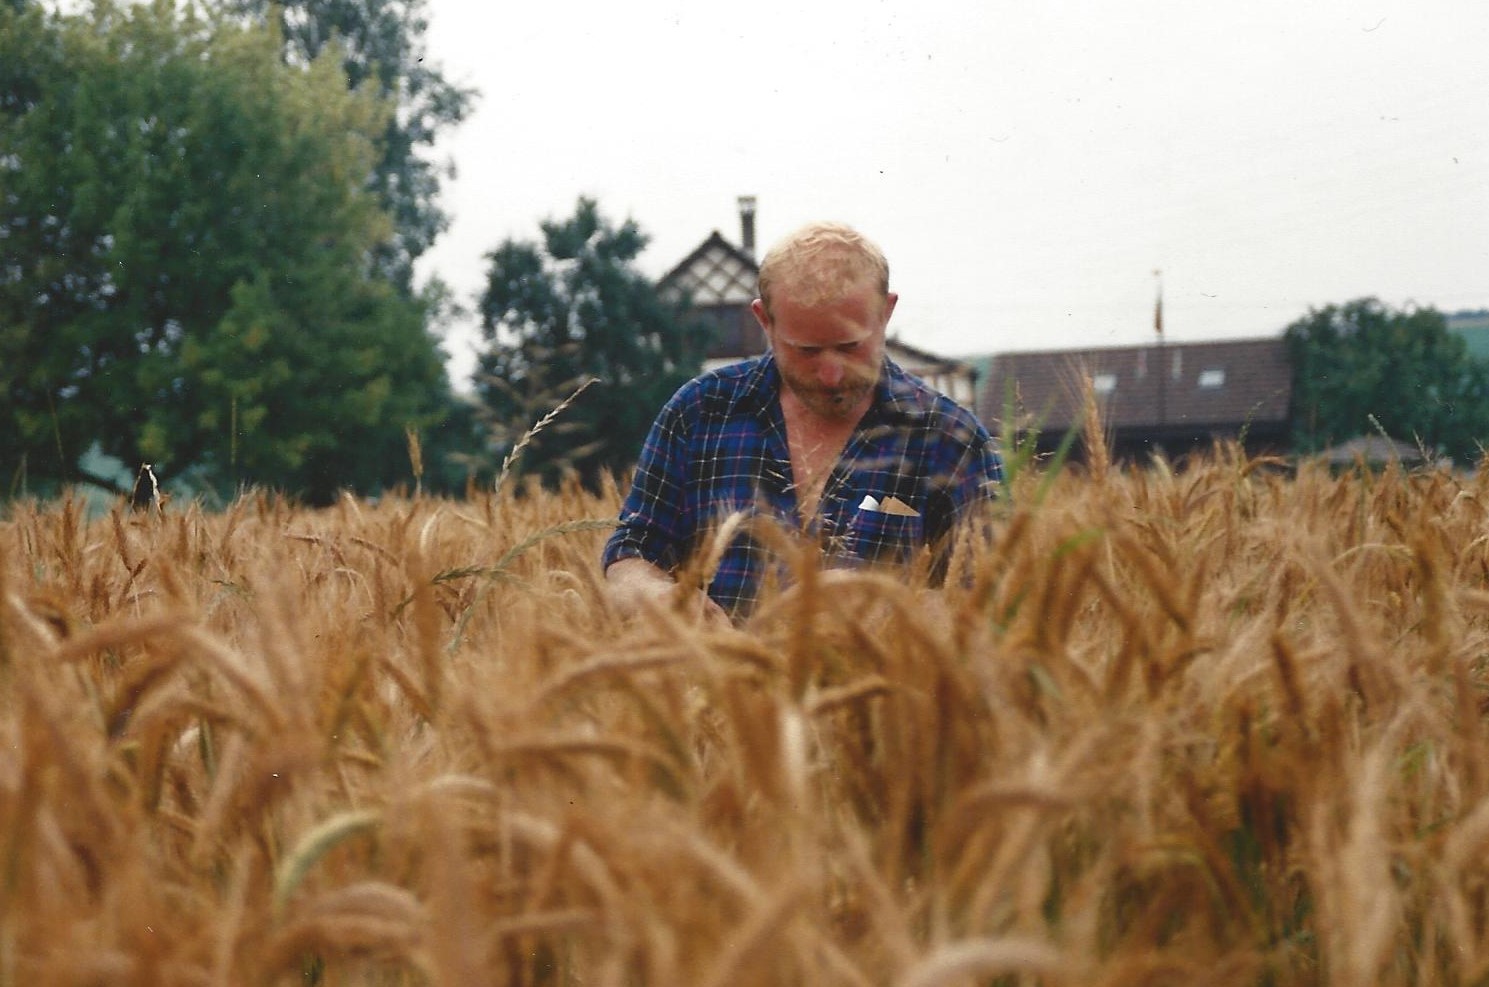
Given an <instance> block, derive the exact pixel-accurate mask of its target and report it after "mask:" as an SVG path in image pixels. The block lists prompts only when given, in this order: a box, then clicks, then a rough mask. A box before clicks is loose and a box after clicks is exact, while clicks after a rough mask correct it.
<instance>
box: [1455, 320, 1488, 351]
mask: <svg viewBox="0 0 1489 987" xmlns="http://www.w3.org/2000/svg"><path fill="white" fill-rule="evenodd" d="M1448 331H1450V332H1453V333H1456V334H1458V335H1459V336H1462V337H1463V341H1464V342H1465V343H1467V344H1468V352H1469V355H1470V356H1473V357H1476V358H1478V359H1480V360H1489V311H1480V312H1457V313H1454V314H1452V315H1449V316H1448Z"/></svg>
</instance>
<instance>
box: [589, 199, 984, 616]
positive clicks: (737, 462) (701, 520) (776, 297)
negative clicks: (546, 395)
mask: <svg viewBox="0 0 1489 987" xmlns="http://www.w3.org/2000/svg"><path fill="white" fill-rule="evenodd" d="M759 294H760V297H759V298H757V299H755V301H754V302H753V304H752V306H751V308H752V310H753V312H754V314H755V318H756V319H757V320H758V321H759V323H760V326H761V328H762V329H764V331H765V337H766V340H767V342H768V343H769V346H770V348H769V351H768V352H767V353H766V354H765V355H764V356H761V357H758V358H756V359H753V360H747V361H745V362H743V363H738V364H734V365H733V366H729V367H724V368H722V369H719V370H715V371H712V372H710V373H706V374H704V375H703V376H701V377H698V378H696V379H694V380H693V381H691V382H689V383H688V384H685V385H683V387H682V388H681V389H680V390H679V391H678V392H677V393H676V394H675V395H674V396H673V397H672V399H671V400H670V401H668V402H667V404H666V406H665V407H664V408H663V409H662V411H661V413H660V414H659V415H658V417H657V419H656V421H655V423H654V424H653V425H652V429H651V433H650V434H649V435H648V436H647V439H646V443H645V446H644V447H643V449H642V452H641V459H640V462H639V463H638V464H637V468H636V476H635V480H634V483H633V485H632V487H631V490H630V493H629V495H628V496H627V497H626V500H625V503H624V505H623V506H622V508H621V512H620V525H619V527H618V528H617V529H616V531H615V533H614V534H613V535H612V536H611V538H610V540H609V542H608V543H607V544H606V546H605V553H604V560H603V561H604V565H605V578H606V583H607V585H608V587H609V590H610V593H611V597H612V599H613V600H614V601H615V603H616V605H617V606H618V607H619V608H620V609H621V610H622V611H624V612H628V613H631V612H637V611H639V610H641V609H642V608H643V607H644V605H645V601H646V600H648V599H658V600H663V599H666V598H669V597H670V596H671V595H672V594H675V593H677V592H679V590H678V588H677V585H676V583H675V582H674V579H673V573H674V571H675V570H677V569H678V567H679V566H681V565H682V564H683V563H684V562H685V561H687V560H688V559H689V558H690V557H691V556H692V555H693V553H694V552H696V551H698V550H700V549H701V548H703V547H705V546H707V545H708V544H709V539H710V537H711V535H712V533H713V532H714V531H715V530H716V529H718V527H719V525H720V524H721V523H722V522H723V521H724V519H725V518H727V517H729V516H730V515H733V514H736V513H740V512H743V513H744V514H745V515H747V516H749V517H750V518H752V519H773V520H775V521H778V522H780V523H782V524H784V525H786V526H787V527H789V528H791V529H793V530H798V531H801V532H803V533H805V534H806V535H807V536H809V537H813V538H815V539H817V540H818V541H819V542H820V543H821V544H822V546H823V551H824V553H825V555H826V556H827V558H828V562H829V564H831V565H844V564H855V563H861V562H884V561H889V562H905V561H908V560H909V559H910V558H911V557H912V555H913V554H914V552H915V551H916V550H917V549H919V548H921V547H930V548H932V549H933V550H939V551H941V552H942V553H944V552H945V551H947V550H948V549H949V541H950V536H951V534H952V532H953V530H954V529H955V527H956V526H957V525H958V523H959V522H961V521H963V520H964V519H966V518H967V517H969V516H970V515H972V514H973V513H975V512H976V511H977V509H978V508H979V507H980V506H981V505H983V504H985V503H987V502H988V501H989V500H990V499H991V498H992V497H993V496H994V491H995V488H996V486H997V484H998V483H999V482H1000V481H1001V479H1002V462H1001V460H1000V459H999V457H998V453H997V451H996V448H995V446H994V443H993V440H992V438H991V436H989V434H988V432H987V430H986V429H985V428H984V427H983V426H982V425H981V424H980V423H979V422H978V421H977V419H976V418H975V417H974V416H973V415H972V414H971V413H970V412H968V411H967V410H965V409H964V408H962V407H960V406H959V405H957V404H956V403H955V402H953V401H952V400H951V399H950V398H947V397H946V396H944V395H942V394H939V393H937V392H935V391H933V390H931V389H930V388H929V387H927V386H926V385H925V384H924V383H922V382H921V381H919V380H917V379H916V378H914V377H912V376H910V375H908V374H906V373H905V372H904V371H903V370H901V369H900V368H899V367H898V366H896V365H895V363H894V362H893V361H891V360H889V359H888V358H887V357H886V356H885V353H884V340H885V330H886V328H887V326H888V325H889V318H890V316H891V315H892V314H893V313H894V307H895V304H896V302H897V301H898V296H896V295H895V294H894V293H893V292H891V291H890V290H889V265H888V262H887V261H885V259H884V255H883V254H882V253H881V252H880V251H879V248H878V247H876V246H874V245H873V244H872V243H871V242H869V241H868V240H867V239H866V238H865V237H863V236H862V235H860V234H859V233H857V232H856V231H854V230H852V229H851V228H849V227H846V226H842V225H838V224H832V223H817V224H813V225H810V226H807V227H805V228H803V229H801V230H798V231H797V232H796V233H794V234H792V235H790V236H788V237H787V238H786V239H785V240H783V241H782V242H781V243H779V244H777V245H776V246H775V247H773V248H771V250H770V252H769V253H767V254H766V256H765V259H764V260H763V261H761V264H760V275H759ZM757 523H758V522H757ZM769 567H770V557H769V553H768V552H767V550H766V548H765V546H764V545H763V544H762V543H761V541H760V540H759V539H758V538H755V537H751V536H750V534H749V532H748V530H745V531H744V532H742V533H741V534H739V535H738V536H736V537H734V538H733V539H732V540H731V541H729V543H728V545H727V548H725V549H724V551H723V553H722V555H721V557H720V558H719V562H718V565H717V568H716V570H715V571H714V572H713V573H711V574H710V575H711V576H712V579H711V581H710V582H709V584H708V586H707V587H706V590H705V588H703V587H699V588H698V589H696V590H693V591H688V593H689V597H690V599H691V601H692V604H693V605H694V606H695V607H696V609H697V611H698V612H700V613H701V614H702V615H703V616H704V617H705V618H706V619H710V620H715V619H723V618H739V617H742V616H745V615H747V614H748V613H749V611H750V609H751V607H752V606H753V604H754V602H755V598H756V595H757V593H758V592H759V589H760V583H761V580H762V578H763V577H764V576H765V574H766V572H767V570H768V569H769Z"/></svg>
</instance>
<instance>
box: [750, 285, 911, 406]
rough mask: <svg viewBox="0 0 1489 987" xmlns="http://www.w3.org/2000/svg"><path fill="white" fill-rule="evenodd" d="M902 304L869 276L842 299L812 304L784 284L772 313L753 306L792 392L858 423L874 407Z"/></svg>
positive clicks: (804, 401)
mask: <svg viewBox="0 0 1489 987" xmlns="http://www.w3.org/2000/svg"><path fill="white" fill-rule="evenodd" d="M896 301H898V299H897V297H896V296H895V295H894V294H893V293H892V292H891V293H890V294H888V295H885V294H882V293H881V292H880V291H879V288H878V285H877V284H875V283H874V281H873V280H872V279H871V278H867V277H865V278H862V279H860V280H859V281H858V282H857V283H855V284H854V285H852V286H851V287H849V288H848V289H847V290H845V291H844V292H842V294H841V295H839V296H838V297H836V298H834V299H830V300H827V301H824V302H821V303H816V304H811V305H804V304H799V303H797V302H796V301H794V300H793V299H792V297H791V292H790V286H789V285H783V286H782V289H780V290H777V291H776V292H775V298H774V299H773V300H772V302H771V312H770V313H768V314H767V313H766V311H765V306H764V304H763V303H762V302H761V301H760V300H759V299H756V301H755V303H754V306H753V308H754V311H755V317H756V318H757V319H758V320H759V321H760V325H761V327H762V328H763V329H764V330H765V336H766V338H767V339H769V340H770V348H771V350H772V351H773V352H774V353H775V359H776V367H777V369H779V370H780V372H781V381H782V382H783V383H784V385H785V387H786V389H787V390H788V391H790V392H791V394H792V395H793V396H794V397H795V398H796V399H797V400H798V401H800V402H801V404H802V405H803V406H804V407H805V408H806V409H807V410H808V411H810V412H811V413H812V414H814V415H816V416H818V417H820V418H823V419H825V420H828V421H839V422H840V421H849V420H855V421H856V420H857V418H858V417H859V416H860V415H862V414H863V412H864V411H865V410H866V409H867V408H868V405H869V401H870V400H871V397H872V392H873V389H874V385H875V384H876V383H878V381H879V372H880V369H881V367H882V365H883V360H884V331H885V327H886V326H888V325H889V317H890V315H891V314H892V313H893V312H894V306H895V302H896Z"/></svg>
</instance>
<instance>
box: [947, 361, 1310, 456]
mask: <svg viewBox="0 0 1489 987" xmlns="http://www.w3.org/2000/svg"><path fill="white" fill-rule="evenodd" d="M1086 377H1089V378H1090V381H1091V389H1092V390H1093V391H1094V392H1095V396H1096V402H1097V406H1098V408H1099V410H1100V413H1101V421H1102V425H1103V427H1104V429H1105V431H1106V434H1107V440H1108V447H1109V448H1110V449H1111V451H1112V454H1113V456H1114V457H1115V458H1117V459H1119V460H1127V461H1134V460H1135V461H1145V460H1146V459H1147V458H1148V457H1149V456H1150V455H1152V454H1153V453H1158V452H1161V453H1163V454H1164V455H1166V456H1168V457H1169V458H1177V457H1180V456H1182V455H1185V454H1186V453H1191V452H1198V451H1207V450H1209V449H1210V448H1211V447H1212V445H1213V444H1214V443H1215V442H1216V441H1223V440H1242V441H1243V443H1244V446H1245V448H1246V449H1247V450H1248V452H1251V453H1252V454H1257V453H1261V452H1278V451H1283V450H1285V449H1286V447H1287V439H1288V424H1289V417H1288V412H1289V403H1290V400H1291V396H1292V368H1291V365H1290V363H1289V361H1288V357H1287V347H1286V344H1285V343H1284V341H1283V339H1282V337H1281V336H1277V337H1273V338H1267V339H1245V340H1231V341H1224V342H1203V343H1163V342H1156V343H1152V344H1148V345H1145V346H1119V347H1106V348H1097V349H1084V350H1059V351H1044V352H1030V353H1001V354H998V355H997V356H996V357H994V358H993V361H992V366H991V369H990V372H989V374H988V380H987V386H986V387H984V388H983V391H982V393H981V394H980V395H979V401H978V407H977V409H976V410H977V412H978V416H979V417H980V418H981V419H982V420H983V421H984V422H985V423H987V425H988V427H989V428H990V429H992V430H993V431H995V432H996V431H999V430H1000V423H1001V422H1002V420H1003V418H1004V417H1005V408H1006V407H1007V406H1008V404H1009V402H1011V405H1012V408H1013V410H1014V414H1015V420H1014V422H1013V427H1014V430H1015V431H1016V432H1017V433H1019V434H1022V435H1028V434H1030V433H1031V432H1037V435H1038V438H1037V446H1036V448H1038V449H1040V450H1041V451H1051V450H1053V449H1055V448H1056V447H1058V446H1059V444H1060V441H1061V440H1062V439H1063V438H1064V436H1065V434H1066V433H1067V432H1068V431H1069V430H1071V429H1072V428H1074V429H1080V428H1081V427H1082V423H1083V420H1084V402H1083V398H1082V393H1083V385H1082V381H1083V379H1084V378H1086Z"/></svg>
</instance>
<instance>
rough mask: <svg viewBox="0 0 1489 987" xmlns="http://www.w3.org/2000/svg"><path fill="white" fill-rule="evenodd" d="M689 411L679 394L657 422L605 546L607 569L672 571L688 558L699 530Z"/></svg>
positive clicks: (658, 417)
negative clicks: (691, 487)
mask: <svg viewBox="0 0 1489 987" xmlns="http://www.w3.org/2000/svg"><path fill="white" fill-rule="evenodd" d="M683 405H684V402H683V393H682V392H679V393H678V394H677V395H675V396H674V397H673V398H672V400H671V401H669V402H667V404H666V406H665V407H663V408H662V411H661V413H660V414H658V415H657V418H656V421H654V422H652V426H651V430H650V431H649V432H648V433H647V436H646V441H645V442H644V443H643V444H642V446H641V457H640V459H639V460H638V461H637V463H636V471H635V475H634V477H633V478H632V481H631V489H630V492H629V493H628V494H627V495H626V499H625V501H624V502H623V503H622V505H621V509H620V521H619V524H618V525H617V527H616V529H615V531H614V532H613V533H612V534H611V536H610V539H609V540H608V541H607V542H606V543H605V551H604V554H603V555H602V557H601V565H602V567H609V566H610V564H611V563H613V562H618V561H619V560H621V559H628V558H639V559H644V560H645V561H647V562H650V563H651V564H652V565H655V566H658V567H660V568H662V569H667V570H671V569H672V568H674V567H675V566H677V564H678V563H679V562H680V561H681V560H682V559H683V558H684V557H686V554H687V551H688V548H689V545H690V543H691V541H692V538H693V534H694V528H695V527H696V525H695V524H694V523H693V520H692V513H693V512H692V511H691V509H690V508H689V506H688V503H687V500H686V496H687V495H686V486H687V475H688V459H689V452H688V436H689V435H690V434H691V429H689V428H688V426H687V421H686V418H685V415H684V413H683Z"/></svg>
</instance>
